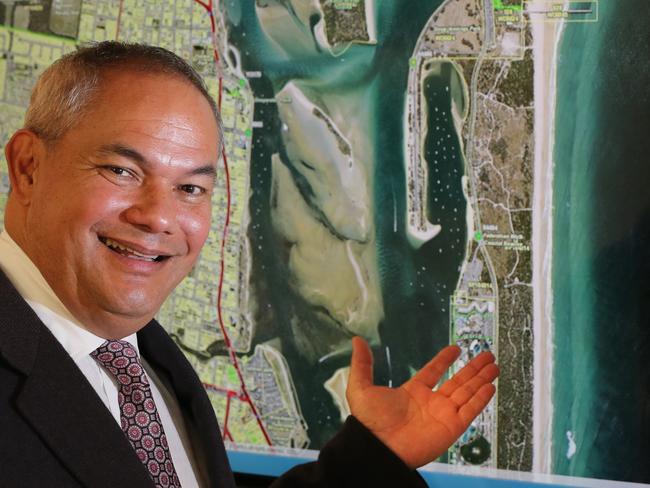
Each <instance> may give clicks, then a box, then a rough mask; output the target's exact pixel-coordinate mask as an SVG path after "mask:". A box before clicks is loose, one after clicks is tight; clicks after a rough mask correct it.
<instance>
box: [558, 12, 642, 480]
mask: <svg viewBox="0 0 650 488" xmlns="http://www.w3.org/2000/svg"><path fill="white" fill-rule="evenodd" d="M599 3H600V5H599V8H600V12H599V21H598V22H597V23H569V24H567V26H566V28H565V31H564V35H563V38H562V41H561V44H560V50H559V58H558V104H557V109H556V134H557V136H556V146H555V154H554V156H555V174H554V202H555V209H554V250H553V253H554V254H553V300H554V323H555V326H554V340H555V356H554V358H555V377H554V385H553V403H554V422H553V461H552V462H553V467H552V469H553V471H554V472H555V473H558V474H567V475H575V476H586V477H595V478H604V479H616V480H626V481H637V482H650V463H648V461H647V459H648V453H650V313H649V311H648V307H649V306H650V281H649V278H650V246H649V244H650V191H648V186H649V184H650V55H649V54H648V53H650V34H649V33H650V30H649V29H648V27H647V19H650V3H649V2H647V0H617V1H600V2H599ZM569 436H570V437H571V438H572V439H573V441H574V442H575V448H576V449H575V452H573V453H572V452H571V450H570V449H569V447H570V446H569V444H570V443H569V440H568V437H569Z"/></svg>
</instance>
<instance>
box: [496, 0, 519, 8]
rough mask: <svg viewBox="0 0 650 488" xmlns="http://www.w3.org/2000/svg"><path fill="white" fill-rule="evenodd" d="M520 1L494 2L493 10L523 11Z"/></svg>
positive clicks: (498, 0)
mask: <svg viewBox="0 0 650 488" xmlns="http://www.w3.org/2000/svg"><path fill="white" fill-rule="evenodd" d="M522 3H523V2H522V0H494V10H506V9H510V10H523V5H522Z"/></svg>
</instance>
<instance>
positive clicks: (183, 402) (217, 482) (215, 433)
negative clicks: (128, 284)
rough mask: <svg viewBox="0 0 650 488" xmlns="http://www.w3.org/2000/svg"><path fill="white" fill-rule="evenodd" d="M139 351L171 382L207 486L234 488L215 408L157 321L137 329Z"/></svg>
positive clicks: (188, 365) (186, 362)
mask: <svg viewBox="0 0 650 488" xmlns="http://www.w3.org/2000/svg"><path fill="white" fill-rule="evenodd" d="M138 347H139V348H140V353H141V354H142V355H143V356H144V357H145V358H146V359H147V361H148V362H149V364H150V365H151V366H152V367H153V368H154V369H155V370H156V372H157V373H158V374H159V375H160V376H161V379H166V380H167V381H168V382H169V383H170V384H171V390H172V391H173V392H174V394H175V396H176V398H177V400H178V403H179V406H180V407H181V410H182V412H183V417H184V419H185V424H186V426H187V429H188V434H189V435H190V438H191V440H192V447H193V452H194V455H195V457H196V458H197V461H199V463H200V464H201V465H202V466H203V467H204V471H205V472H206V474H207V476H208V478H209V480H208V486H219V487H223V488H230V487H232V488H234V487H235V480H234V478H233V475H232V471H231V470H230V464H229V462H228V457H227V455H226V450H225V448H224V445H223V441H222V440H221V433H220V429H219V424H218V423H217V419H216V416H215V413H214V409H213V407H212V404H211V403H210V400H209V399H208V396H207V394H206V393H205V389H204V388H203V385H202V384H201V382H200V381H199V378H198V377H197V375H196V373H195V372H194V369H193V368H192V366H191V365H190V363H189V362H188V361H187V359H186V358H185V356H184V355H183V353H182V352H181V351H180V350H179V348H178V346H176V344H175V343H174V341H172V339H171V338H170V337H169V336H168V335H167V333H166V332H165V331H164V329H163V328H162V327H161V326H160V324H158V323H157V322H156V321H152V322H151V323H149V324H148V325H147V326H146V327H144V328H143V329H142V330H140V332H138Z"/></svg>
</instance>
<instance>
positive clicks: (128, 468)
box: [0, 273, 152, 487]
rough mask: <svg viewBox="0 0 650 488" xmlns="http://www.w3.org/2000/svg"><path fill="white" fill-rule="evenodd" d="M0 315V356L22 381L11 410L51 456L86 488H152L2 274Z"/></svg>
mask: <svg viewBox="0 0 650 488" xmlns="http://www.w3.org/2000/svg"><path fill="white" fill-rule="evenodd" d="M0 310H1V311H2V313H1V314H0V353H1V354H2V355H3V356H5V358H6V359H7V360H8V361H9V362H10V363H11V364H12V365H13V366H14V367H16V369H18V370H19V371H21V372H22V373H23V374H24V375H25V381H24V383H23V384H22V389H20V391H19V392H18V393H17V396H16V401H15V407H16V409H17V410H18V411H19V412H20V413H21V414H22V416H23V417H24V418H25V420H26V421H27V422H28V423H29V424H30V425H31V426H32V428H33V429H34V430H35V431H36V432H37V433H38V435H39V436H40V438H41V439H42V440H43V442H44V443H45V444H46V445H47V446H48V448H49V449H50V450H51V451H52V453H53V455H54V456H55V457H57V458H58V459H59V460H60V462H61V463H62V464H63V465H65V466H66V468H67V469H68V470H69V471H70V472H71V473H72V474H73V475H74V476H75V477H76V478H77V479H78V480H79V481H80V482H81V483H82V484H83V485H86V486H93V487H109V486H111V487H114V486H130V487H131V486H133V487H145V486H146V487H150V486H152V483H151V479H150V478H149V476H148V474H147V472H146V470H145V469H144V466H143V465H142V463H140V461H139V460H138V458H137V456H136V455H135V452H134V451H133V448H132V447H131V445H130V444H129V442H128V440H127V439H126V437H125V436H124V434H123V433H122V431H121V429H120V428H119V426H118V425H117V423H116V422H115V419H114V418H113V417H112V416H111V414H110V412H109V411H108V409H107V408H106V407H105V406H104V404H103V403H102V402H101V400H100V399H99V397H98V396H97V394H96V393H95V391H94V390H93V389H92V387H91V386H90V384H89V383H88V381H87V380H86V378H85V377H84V376H83V374H82V373H81V371H80V370H79V368H77V366H76V365H75V364H74V362H73V361H72V359H71V358H70V356H69V355H68V354H67V353H66V351H65V350H64V349H63V347H62V346H61V345H60V344H59V342H58V341H57V340H56V339H55V338H54V336H52V334H51V333H50V331H49V330H48V329H47V328H46V327H45V326H44V325H43V324H42V323H41V322H40V320H39V319H38V317H37V316H36V314H35V313H34V312H33V311H32V309H31V308H30V307H29V306H28V305H27V304H26V303H25V302H24V301H23V300H22V298H21V297H20V296H19V295H18V293H17V292H16V290H15V289H14V288H13V286H11V284H9V282H8V280H7V279H6V277H5V276H4V274H2V273H0Z"/></svg>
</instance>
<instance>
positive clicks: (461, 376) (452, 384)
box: [438, 351, 495, 396]
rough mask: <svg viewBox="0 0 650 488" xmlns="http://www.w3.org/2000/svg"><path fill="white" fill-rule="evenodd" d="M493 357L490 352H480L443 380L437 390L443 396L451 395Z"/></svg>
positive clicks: (492, 361)
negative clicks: (447, 378)
mask: <svg viewBox="0 0 650 488" xmlns="http://www.w3.org/2000/svg"><path fill="white" fill-rule="evenodd" d="M494 359H495V358H494V354H492V353H491V352H489V351H485V352H482V353H481V354H479V355H478V356H476V357H475V358H474V359H472V360H471V361H470V362H469V363H467V364H466V365H465V366H464V367H463V368H462V369H461V370H460V371H459V372H458V373H456V374H455V375H454V376H453V377H452V378H450V379H449V380H447V381H445V382H444V383H443V385H442V386H441V387H440V388H439V389H438V392H439V393H442V394H443V395H445V396H451V395H452V394H453V393H454V391H456V389H457V388H458V387H460V386H462V385H464V384H465V383H467V382H468V381H469V380H471V379H472V378H474V377H475V376H476V375H477V374H478V372H479V371H481V370H482V369H483V368H484V367H485V366H487V365H488V364H490V363H494Z"/></svg>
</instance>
